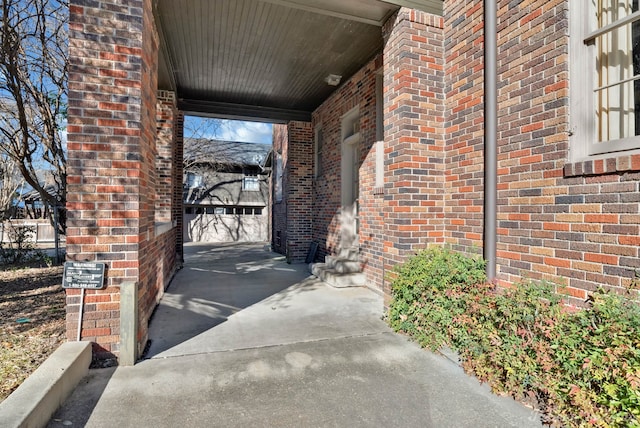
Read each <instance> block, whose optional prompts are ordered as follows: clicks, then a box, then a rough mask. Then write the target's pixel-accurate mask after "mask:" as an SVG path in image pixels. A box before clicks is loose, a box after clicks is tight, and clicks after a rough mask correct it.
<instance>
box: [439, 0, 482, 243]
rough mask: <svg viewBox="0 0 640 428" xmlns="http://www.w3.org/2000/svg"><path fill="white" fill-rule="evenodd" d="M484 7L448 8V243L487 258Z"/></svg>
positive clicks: (479, 4)
mask: <svg viewBox="0 0 640 428" xmlns="http://www.w3.org/2000/svg"><path fill="white" fill-rule="evenodd" d="M482 4H483V2H482V1H472V2H453V1H447V2H445V10H444V12H445V26H444V34H445V41H446V42H445V54H444V55H445V64H446V68H445V69H446V72H445V76H446V78H445V93H446V115H445V117H446V123H445V141H446V149H445V150H446V168H445V170H446V176H445V181H446V192H445V196H444V199H445V205H446V208H445V218H446V222H445V224H446V227H445V235H446V238H445V241H446V242H447V244H448V245H451V247H452V248H453V249H455V250H459V251H465V252H474V253H478V252H479V253H482V239H483V231H484V216H483V215H484V210H483V203H484V111H483V109H484V104H483V94H484V88H483V85H484V74H483V69H484V46H483V44H482V43H483V40H484V39H483V30H484V27H483V22H482V20H483V8H482Z"/></svg>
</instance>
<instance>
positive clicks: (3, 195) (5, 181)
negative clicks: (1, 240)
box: [0, 154, 23, 221]
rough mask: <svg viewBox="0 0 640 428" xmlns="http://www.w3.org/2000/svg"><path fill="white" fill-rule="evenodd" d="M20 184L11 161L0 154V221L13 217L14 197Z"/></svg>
mask: <svg viewBox="0 0 640 428" xmlns="http://www.w3.org/2000/svg"><path fill="white" fill-rule="evenodd" d="M22 183H23V180H21V179H20V178H19V173H18V171H17V168H16V164H15V163H14V162H13V160H12V159H11V158H9V157H7V156H6V155H2V154H0V221H2V220H6V219H8V218H10V217H11V216H12V215H13V213H14V209H15V201H16V196H17V193H18V189H19V188H20V186H21V185H22Z"/></svg>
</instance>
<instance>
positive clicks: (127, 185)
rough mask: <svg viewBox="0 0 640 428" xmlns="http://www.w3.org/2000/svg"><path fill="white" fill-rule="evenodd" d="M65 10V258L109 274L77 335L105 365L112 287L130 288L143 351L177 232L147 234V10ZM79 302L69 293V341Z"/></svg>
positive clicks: (117, 4)
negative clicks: (135, 295)
mask: <svg viewBox="0 0 640 428" xmlns="http://www.w3.org/2000/svg"><path fill="white" fill-rule="evenodd" d="M69 8H70V22H69V30H70V41H69V58H70V59H69V120H68V121H69V125H68V128H67V131H68V165H67V168H68V178H67V186H68V187H67V193H68V204H67V208H68V220H67V256H68V258H69V259H70V260H75V261H85V260H86V261H97V262H104V263H106V265H107V273H106V282H107V284H106V286H107V287H106V289H104V290H98V291H87V296H86V298H85V307H84V312H85V313H84V317H83V323H82V333H81V335H82V340H90V341H92V342H94V343H95V346H94V351H95V352H96V354H97V355H98V356H99V357H106V356H112V355H114V354H117V353H118V351H119V334H120V329H119V327H120V326H119V320H120V312H119V311H120V305H119V301H120V293H119V286H120V285H121V284H123V283H125V282H134V283H136V284H137V285H138V288H139V296H140V300H139V304H140V311H139V314H140V318H139V327H140V330H139V332H138V339H139V347H140V348H142V346H144V342H145V341H146V334H147V332H146V328H147V323H148V318H149V316H150V314H151V311H152V309H153V306H155V303H154V302H155V301H157V298H158V295H159V293H160V290H161V289H162V288H163V286H164V284H165V282H166V278H167V275H168V273H167V272H173V270H174V269H175V246H174V245H170V244H168V243H167V240H170V239H171V235H172V233H173V234H175V231H173V232H172V231H170V232H167V233H165V234H164V235H161V236H160V237H159V238H158V239H156V231H155V208H156V202H157V199H156V195H157V193H156V187H157V186H158V184H159V183H158V180H157V177H158V175H157V173H156V158H157V155H158V151H157V147H156V87H157V81H156V79H157V70H156V69H157V50H158V37H157V33H156V31H155V25H154V22H153V15H152V8H151V1H150V0H139V1H138V0H127V1H125V0H113V1H104V2H84V1H80V0H77V1H71V3H70V6H69ZM173 239H174V241H173V242H175V237H174V238H173ZM167 246H169V247H171V248H170V249H167ZM79 295H80V292H79V290H68V292H67V331H68V336H69V339H75V334H76V333H75V332H76V330H77V323H78V319H79V317H78V314H79V306H80V298H79Z"/></svg>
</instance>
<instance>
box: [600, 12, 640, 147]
mask: <svg viewBox="0 0 640 428" xmlns="http://www.w3.org/2000/svg"><path fill="white" fill-rule="evenodd" d="M599 4H600V9H599V11H598V25H599V26H600V27H604V26H606V25H609V24H612V23H614V22H616V21H617V20H619V19H621V18H624V17H626V16H628V15H630V14H631V13H633V12H635V11H636V10H637V8H638V1H637V0H623V1H616V0H602V1H600V2H599ZM638 24H640V23H639V22H635V23H633V24H630V25H625V26H622V27H619V28H616V29H614V30H612V31H610V32H608V33H605V34H603V35H602V36H600V37H599V38H598V39H597V50H598V58H597V69H598V87H599V88H600V89H599V90H597V91H596V101H597V106H598V109H597V111H596V115H597V117H598V141H601V142H602V141H611V140H618V139H623V138H628V137H632V136H635V135H639V134H640V126H637V124H640V108H639V107H640V104H638V102H637V101H636V100H638V101H640V96H636V93H637V92H640V82H637V81H633V80H631V79H633V78H634V76H636V75H637V74H638V73H639V72H640V62H639V61H638V59H637V57H638V55H639V54H640V50H639V49H637V48H636V44H637V42H638V41H640V39H639V37H640V31H639V30H640V26H639V25H638Z"/></svg>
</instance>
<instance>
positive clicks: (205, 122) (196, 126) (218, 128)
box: [185, 116, 272, 144]
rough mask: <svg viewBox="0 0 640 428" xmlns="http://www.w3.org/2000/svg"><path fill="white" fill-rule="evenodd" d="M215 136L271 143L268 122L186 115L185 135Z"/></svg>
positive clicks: (229, 139) (247, 141)
mask: <svg viewBox="0 0 640 428" xmlns="http://www.w3.org/2000/svg"><path fill="white" fill-rule="evenodd" d="M192 136H195V137H200V138H215V139H219V140H227V141H241V142H246V143H261V144H271V142H272V127H271V124H270V123H262V122H244V121H238V120H228V119H204V118H199V117H191V116H187V118H186V121H185V137H192Z"/></svg>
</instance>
